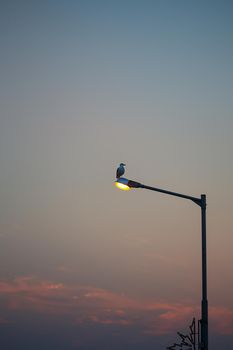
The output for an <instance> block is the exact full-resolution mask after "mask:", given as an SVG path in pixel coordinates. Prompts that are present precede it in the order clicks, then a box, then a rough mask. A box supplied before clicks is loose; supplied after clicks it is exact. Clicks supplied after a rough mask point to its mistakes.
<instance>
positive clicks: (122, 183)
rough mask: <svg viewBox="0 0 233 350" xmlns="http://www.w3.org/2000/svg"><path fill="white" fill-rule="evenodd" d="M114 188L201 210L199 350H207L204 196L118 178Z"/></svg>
mask: <svg viewBox="0 0 233 350" xmlns="http://www.w3.org/2000/svg"><path fill="white" fill-rule="evenodd" d="M116 186H117V187H119V188H121V189H130V188H144V189H146V190H151V191H156V192H160V193H165V194H168V195H171V196H175V197H180V198H184V199H189V200H191V201H192V202H194V203H196V204H197V205H198V206H199V207H200V208H201V232H202V302H201V344H200V349H201V350H208V300H207V259H206V195H205V194H202V195H201V197H200V198H197V197H192V196H187V195H185V194H181V193H176V192H171V191H167V190H163V189H161V188H156V187H151V186H147V185H143V184H141V183H139V182H136V181H133V180H128V179H125V178H122V177H120V178H119V179H117V181H116Z"/></svg>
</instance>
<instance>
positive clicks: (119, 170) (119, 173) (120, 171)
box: [116, 163, 125, 179]
mask: <svg viewBox="0 0 233 350" xmlns="http://www.w3.org/2000/svg"><path fill="white" fill-rule="evenodd" d="M124 167H125V164H124V163H121V164H120V165H119V167H118V168H117V171H116V177H117V179H119V177H121V176H122V175H124V173H125V168H124Z"/></svg>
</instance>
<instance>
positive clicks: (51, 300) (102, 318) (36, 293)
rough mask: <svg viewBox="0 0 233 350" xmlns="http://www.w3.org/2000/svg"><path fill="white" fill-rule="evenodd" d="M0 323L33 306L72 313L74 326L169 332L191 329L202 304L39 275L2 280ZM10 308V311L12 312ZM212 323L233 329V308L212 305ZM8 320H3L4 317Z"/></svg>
mask: <svg viewBox="0 0 233 350" xmlns="http://www.w3.org/2000/svg"><path fill="white" fill-rule="evenodd" d="M0 300H2V303H1V305H3V306H2V310H3V312H2V315H1V318H0V323H2V322H4V320H8V321H7V322H12V321H14V320H13V319H10V317H11V318H13V317H14V312H16V311H17V312H20V311H21V312H22V313H23V312H24V311H30V312H32V313H40V314H44V315H56V316H57V317H59V316H60V317H64V316H65V317H66V318H67V319H69V320H70V322H71V323H72V324H74V325H80V324H99V325H102V326H105V327H111V326H113V325H117V326H120V327H137V329H140V330H141V333H142V334H144V335H163V334H169V333H173V332H175V331H177V330H182V329H185V328H187V326H188V325H189V324H190V322H191V320H192V318H193V316H194V315H198V314H199V307H198V306H196V305H192V304H190V303H187V302H180V303H172V302H170V303H169V302H163V301H157V300H147V299H137V298H134V297H130V296H127V295H124V294H119V293H114V292H113V291H110V290H106V289H101V288H96V287H91V286H82V285H66V284H63V283H55V282H52V281H48V280H40V279H38V278H36V277H33V276H21V277H17V278H15V279H14V280H13V281H1V282H0ZM9 312H10V313H9ZM210 319H211V325H212V326H213V328H214V330H215V331H216V332H217V333H219V334H233V310H228V309H226V308H224V307H211V308H210ZM1 320H3V321H1Z"/></svg>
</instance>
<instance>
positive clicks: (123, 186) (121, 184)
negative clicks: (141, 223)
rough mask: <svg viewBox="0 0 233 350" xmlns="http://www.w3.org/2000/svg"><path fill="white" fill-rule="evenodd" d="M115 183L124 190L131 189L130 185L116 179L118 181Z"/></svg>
mask: <svg viewBox="0 0 233 350" xmlns="http://www.w3.org/2000/svg"><path fill="white" fill-rule="evenodd" d="M115 185H116V187H118V188H119V189H120V190H123V191H129V190H130V187H129V186H128V185H125V184H123V183H121V182H118V181H116V182H115Z"/></svg>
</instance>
